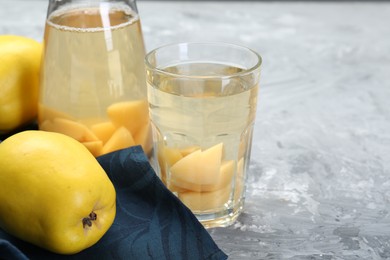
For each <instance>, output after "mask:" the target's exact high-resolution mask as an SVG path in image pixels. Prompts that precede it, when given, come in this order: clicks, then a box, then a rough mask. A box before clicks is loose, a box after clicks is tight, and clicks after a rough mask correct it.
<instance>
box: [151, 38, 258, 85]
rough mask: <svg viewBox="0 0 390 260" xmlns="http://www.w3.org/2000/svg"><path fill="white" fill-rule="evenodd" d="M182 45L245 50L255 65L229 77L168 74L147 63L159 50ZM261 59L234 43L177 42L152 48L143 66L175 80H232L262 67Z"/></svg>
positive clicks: (249, 50)
mask: <svg viewBox="0 0 390 260" xmlns="http://www.w3.org/2000/svg"><path fill="white" fill-rule="evenodd" d="M184 45H187V46H189V45H208V46H211V45H213V46H218V45H220V46H225V47H233V48H236V49H241V50H245V51H248V52H249V53H251V54H252V55H254V56H255V57H256V59H257V62H256V64H255V65H253V66H251V67H250V68H247V69H243V70H242V71H240V72H236V73H232V74H229V75H186V74H180V73H174V72H169V71H166V70H165V69H161V68H158V67H156V66H153V65H152V64H151V63H150V62H149V58H150V57H151V56H152V55H153V54H155V53H156V52H157V51H159V50H161V49H164V48H168V47H173V46H184ZM262 61H263V59H262V57H261V55H260V54H259V53H257V52H256V51H255V50H253V49H251V48H249V47H245V46H243V45H239V44H234V43H226V42H179V43H170V44H165V45H162V46H159V47H157V48H154V49H152V50H151V51H149V52H148V53H147V54H146V55H145V66H146V67H147V68H148V69H150V70H153V71H156V72H158V73H161V74H165V75H170V76H173V77H175V78H179V77H180V78H188V79H198V78H201V79H228V78H234V77H238V76H242V75H247V74H251V73H252V72H253V71H255V70H257V69H258V68H260V67H261V65H262Z"/></svg>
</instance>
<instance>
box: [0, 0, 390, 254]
mask: <svg viewBox="0 0 390 260" xmlns="http://www.w3.org/2000/svg"><path fill="white" fill-rule="evenodd" d="M0 3H1V8H0V21H1V23H0V33H1V34H4V33H13V34H21V35H26V36H29V37H33V38H35V39H37V40H41V38H42V34H43V26H44V21H45V14H46V3H47V2H45V1H42V0H39V1H38V0H35V1H31V0H30V1H29V0H14V1H11V0H1V2H0ZM138 8H139V12H140V15H141V20H142V25H143V31H144V36H145V42H146V47H147V49H148V50H150V49H152V48H155V47H157V46H160V45H162V44H167V43H171V42H179V41H224V42H232V43H236V44H241V45H245V46H248V47H251V48H253V49H255V50H256V51H258V52H259V53H260V54H261V55H262V56H263V59H264V63H263V71H262V79H261V91H260V94H259V106H258V114H257V118H256V126H255V135H254V145H253V155H252V162H251V165H250V182H249V187H248V193H247V206H246V209H245V212H244V214H243V215H242V216H241V217H240V218H239V219H238V221H237V222H236V223H235V224H234V225H233V226H231V227H229V228H218V229H211V230H210V233H211V235H212V236H213V238H214V239H215V241H216V242H217V244H218V245H219V246H220V247H221V248H222V249H223V250H224V251H225V252H226V253H227V254H229V256H230V259H297V260H298V259H299V260H300V259H303V260H305V259H347V260H348V259H390V26H389V24H390V4H389V3H388V2H369V1H367V2H351V3H349V2H310V3H306V2H260V1H259V2H252V3H251V2H240V1H236V2H205V1H201V2H189V1H182V2H179V1H177V2H169V1H161V2H153V1H142V0H140V1H139V2H138Z"/></svg>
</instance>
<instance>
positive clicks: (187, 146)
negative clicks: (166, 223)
mask: <svg viewBox="0 0 390 260" xmlns="http://www.w3.org/2000/svg"><path fill="white" fill-rule="evenodd" d="M159 69H161V70H163V71H164V72H165V73H162V74H159V73H156V74H153V72H150V73H149V74H148V99H149V104H150V116H151V121H152V126H153V130H154V133H155V137H156V143H155V157H156V158H157V160H158V168H159V170H158V172H160V174H161V178H162V180H163V182H164V183H165V184H166V185H167V187H168V188H169V189H170V190H171V191H172V192H174V193H175V194H176V195H177V196H178V197H179V199H181V200H182V202H184V204H186V205H187V206H188V207H189V208H190V209H191V210H192V211H193V212H194V213H195V214H196V216H197V217H198V219H199V220H200V221H201V222H202V223H203V224H204V225H205V226H206V227H213V226H224V225H228V224H231V223H232V221H234V220H235V218H237V216H238V215H239V214H240V213H241V211H242V207H243V203H244V196H243V195H244V190H245V185H244V184H245V179H246V168H247V165H248V163H249V157H250V148H251V147H250V146H251V140H252V130H253V124H254V120H255V114H256V105H257V96H258V80H256V77H257V76H255V77H254V76H253V75H251V74H248V75H244V76H242V77H236V78H234V77H233V78H229V79H227V78H226V77H229V75H236V74H240V73H241V72H242V71H243V69H241V68H239V67H236V66H234V65H225V64H217V63H202V62H201V63H185V64H179V65H176V66H171V67H168V68H159ZM170 73H172V74H170ZM177 75H181V76H182V77H178V76H177ZM183 75H184V76H183ZM191 75H192V76H191ZM194 75H195V76H194ZM224 77H225V78H224Z"/></svg>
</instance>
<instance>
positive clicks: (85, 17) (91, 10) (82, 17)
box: [47, 3, 139, 33]
mask: <svg viewBox="0 0 390 260" xmlns="http://www.w3.org/2000/svg"><path fill="white" fill-rule="evenodd" d="M138 20H139V16H138V14H137V13H136V12H135V11H133V10H132V9H131V8H130V7H128V6H125V5H118V4H108V3H105V4H104V5H102V4H101V5H100V6H90V5H77V6H69V7H65V8H62V9H60V10H57V11H55V12H53V13H52V14H51V15H50V16H49V18H48V19H47V23H48V24H49V25H50V26H52V27H54V28H56V29H59V30H65V31H72V32H81V33H85V32H101V31H104V30H116V29H120V28H122V27H126V26H127V25H129V24H132V23H134V22H136V21H138Z"/></svg>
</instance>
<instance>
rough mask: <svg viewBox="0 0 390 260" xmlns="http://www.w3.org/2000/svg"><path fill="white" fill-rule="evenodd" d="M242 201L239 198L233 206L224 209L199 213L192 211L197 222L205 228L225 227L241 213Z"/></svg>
mask: <svg viewBox="0 0 390 260" xmlns="http://www.w3.org/2000/svg"><path fill="white" fill-rule="evenodd" d="M243 206H244V201H243V200H241V201H240V203H238V204H237V205H236V206H235V207H234V208H230V209H225V210H223V211H220V212H215V213H208V214H204V213H203V214H199V213H196V212H195V213H194V214H195V216H196V218H197V219H198V220H199V222H200V223H201V224H202V225H203V226H204V227H205V228H206V229H207V228H215V227H227V226H230V225H232V224H233V223H234V222H235V221H236V220H237V218H238V216H239V215H240V214H241V213H242V211H243V208H244V207H243Z"/></svg>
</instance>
